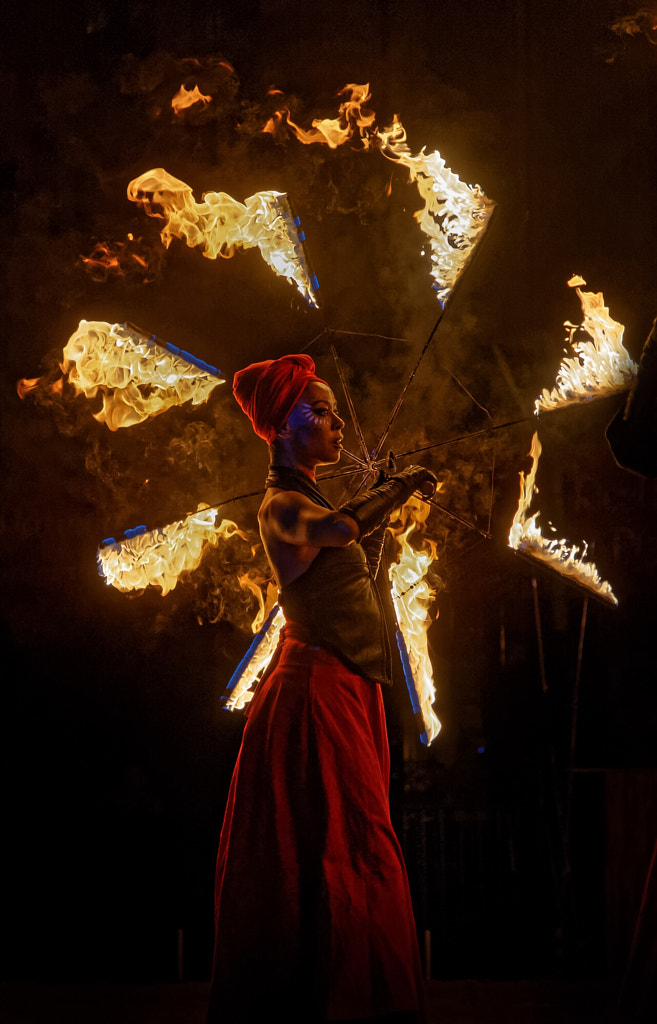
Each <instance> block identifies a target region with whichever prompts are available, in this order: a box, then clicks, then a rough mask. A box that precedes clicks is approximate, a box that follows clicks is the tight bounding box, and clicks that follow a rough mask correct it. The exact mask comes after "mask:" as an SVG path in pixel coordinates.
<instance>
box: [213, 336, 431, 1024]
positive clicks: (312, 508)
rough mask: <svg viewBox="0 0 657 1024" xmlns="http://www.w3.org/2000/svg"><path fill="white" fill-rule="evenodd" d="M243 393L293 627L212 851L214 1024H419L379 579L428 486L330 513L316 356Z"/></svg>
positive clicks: (334, 422) (248, 377)
mask: <svg viewBox="0 0 657 1024" xmlns="http://www.w3.org/2000/svg"><path fill="white" fill-rule="evenodd" d="M233 392H234V394H235V397H236V399H237V401H238V403H239V404H240V406H241V407H242V409H243V410H244V411H245V412H246V414H247V415H248V416H249V418H250V420H251V422H252V424H253V427H254V429H255V431H256V433H257V434H258V435H259V436H260V437H262V438H263V439H264V440H266V441H267V443H268V444H269V445H270V458H271V461H270V467H269V475H268V477H267V489H266V493H265V497H264V500H263V502H262V505H261V507H260V511H259V514H258V519H259V525H260V532H261V536H262V541H263V544H264V547H265V550H266V552H267V556H268V558H269V560H270V563H271V567H272V570H273V572H274V574H275V576H276V579H277V582H278V584H279V587H280V602H281V605H282V607H283V610H284V612H285V617H286V625H285V627H284V629H283V631H282V639H281V643H280V644H279V648H278V650H277V652H276V655H275V657H274V659H273V663H272V667H270V669H269V671H268V673H267V675H266V678H265V679H264V680H263V681H261V683H260V684H259V687H258V689H257V692H256V694H255V696H254V698H253V700H252V702H251V704H250V705H249V710H248V712H247V723H246V726H245V729H244V736H243V740H242V746H241V749H240V753H239V757H238V760H237V764H236V767H235V772H234V774H233V779H232V783H231V788H230V793H229V797H228V803H227V808H226V815H225V819H224V825H223V829H222V833H221V839H220V843H219V854H218V859H217V876H216V890H215V909H216V942H215V958H214V968H213V980H212V989H211V997H210V1008H209V1015H208V1021H209V1022H212V1024H215V1022H221V1024H247V1022H249V1024H252V1022H255V1021H262V1020H264V1019H266V1018H267V1017H269V1016H281V1017H282V1018H283V1019H284V1020H285V1021H286V1024H289V1022H295V1024H297V1022H298V1024H301V1022H303V1024H320V1022H324V1021H333V1020H334V1021H343V1022H346V1021H356V1020H359V1021H369V1022H370V1024H373V1022H375V1021H384V1020H385V1021H389V1022H391V1024H392V1022H396V1024H411V1022H413V1024H415V1022H418V1021H421V1020H423V1004H422V982H421V973H420V965H419V956H418V950H417V939H416V933H415V925H414V921H413V912H412V907H411V901H410V895H409V890H408V882H407V878H406V871H405V867H404V863H403V858H402V854H401V850H400V847H399V844H398V841H397V838H396V836H395V833H394V831H393V828H392V825H391V822H390V813H389V806H388V781H389V753H388V744H387V736H386V727H385V719H384V713H383V702H382V696H381V688H380V684H384V685H386V684H389V683H390V660H389V659H390V655H389V649H388V643H387V637H386V634H385V625H384V621H383V615H382V611H381V607H380V602H379V598H378V594H377V592H376V589H375V587H374V585H373V578H374V576H375V575H376V570H377V569H378V560H379V556H380V550H381V545H382V543H383V535H384V533H385V526H386V523H387V520H388V516H389V513H390V512H391V511H392V509H393V508H396V507H398V506H399V505H401V504H403V502H404V501H405V500H406V499H407V498H408V497H409V496H410V495H411V494H412V493H413V491H415V490H416V489H417V488H419V487H424V488H425V490H426V491H427V493H433V490H434V485H435V477H434V476H433V474H432V473H431V472H430V471H429V470H426V469H423V468H421V467H417V466H415V467H409V468H407V469H406V470H404V471H402V472H401V473H398V474H396V475H395V476H393V477H391V478H389V479H388V480H386V481H385V482H383V483H381V484H380V485H379V486H378V487H375V488H373V489H372V490H371V491H368V492H366V493H365V494H362V495H359V496H357V497H356V498H355V499H354V500H352V501H351V502H348V503H347V504H346V505H343V506H342V507H341V508H340V509H335V508H334V507H333V506H332V505H331V503H330V502H329V501H328V500H327V499H326V498H325V497H324V495H323V494H322V492H321V491H320V490H319V488H318V487H317V485H316V483H315V469H316V467H317V466H320V465H331V464H333V463H336V462H338V461H339V459H340V452H341V448H342V430H343V427H344V421H343V420H342V419H340V416H339V415H338V412H337V408H336V403H335V398H334V396H333V393H332V391H331V389H330V387H329V385H328V384H327V383H326V382H325V381H322V380H321V379H319V378H318V377H317V375H316V373H315V366H314V363H313V361H312V359H310V357H309V356H306V355H292V356H284V357H283V358H281V359H277V360H267V361H265V362H263V363H256V364H253V365H252V366H249V367H247V368H246V369H245V370H242V371H240V372H239V373H237V374H236V375H235V378H234V382H233Z"/></svg>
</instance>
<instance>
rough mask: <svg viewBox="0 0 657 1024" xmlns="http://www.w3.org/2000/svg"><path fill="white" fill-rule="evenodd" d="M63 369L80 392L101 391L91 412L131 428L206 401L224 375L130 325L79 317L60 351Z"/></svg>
mask: <svg viewBox="0 0 657 1024" xmlns="http://www.w3.org/2000/svg"><path fill="white" fill-rule="evenodd" d="M61 368H62V370H63V372H64V373H65V374H68V379H69V381H70V382H71V384H72V385H73V386H74V387H75V388H76V390H77V391H78V392H79V393H82V394H84V395H85V396H86V397H87V398H95V397H96V395H97V394H98V392H101V394H102V401H103V407H102V409H101V411H100V412H98V413H94V416H95V418H96V419H97V420H98V421H99V422H100V423H106V424H107V426H108V427H109V429H110V430H118V429H119V427H130V426H132V425H133V424H135V423H141V422H142V421H143V420H146V419H148V417H149V416H156V415H158V413H161V412H164V411H165V409H169V408H170V407H171V406H174V405H182V404H183V403H184V402H192V404H193V405H199V404H200V403H201V402H206V401H207V399H208V398H209V397H210V394H211V393H212V391H213V390H214V388H216V386H217V385H218V384H222V383H223V380H222V379H221V378H220V377H219V376H218V371H217V370H216V368H215V367H214V366H209V365H208V364H207V363H205V362H203V360H201V359H197V358H196V357H195V356H192V355H190V354H189V353H188V352H181V350H180V349H179V348H176V346H175V345H170V344H166V345H165V344H159V343H157V342H156V341H155V337H154V335H149V334H147V333H146V332H145V331H142V330H140V328H138V327H135V326H134V325H132V324H109V323H106V322H105V321H101V320H94V321H87V320H81V321H80V325H79V327H78V329H77V331H75V333H74V334H72V335H71V337H70V338H69V340H68V342H67V344H66V347H65V349H64V352H63V358H62V364H61Z"/></svg>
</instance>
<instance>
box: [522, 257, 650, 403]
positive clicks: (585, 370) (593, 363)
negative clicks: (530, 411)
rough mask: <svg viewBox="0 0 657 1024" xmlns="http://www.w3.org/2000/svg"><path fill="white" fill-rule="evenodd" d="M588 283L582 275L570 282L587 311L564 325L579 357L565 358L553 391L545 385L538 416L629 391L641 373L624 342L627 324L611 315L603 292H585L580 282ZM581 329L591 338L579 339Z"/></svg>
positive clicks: (583, 308) (538, 401) (584, 310)
mask: <svg viewBox="0 0 657 1024" xmlns="http://www.w3.org/2000/svg"><path fill="white" fill-rule="evenodd" d="M585 284H586V281H584V279H583V278H581V277H579V276H575V277H572V278H571V279H570V281H569V282H568V285H569V287H571V288H575V291H576V292H577V295H578V297H579V301H580V305H581V307H582V313H583V314H584V319H583V321H582V323H581V324H571V323H570V322H569V321H568V320H567V321H566V322H565V324H564V327H565V328H566V343H567V344H568V345H570V348H571V350H572V351H574V353H575V358H570V357H566V358H565V359H564V360H563V362H562V363H561V366H560V367H559V370H558V372H557V379H556V386H555V387H554V388H553V390H552V391H548V390H547V389H546V388H544V389H543V391H542V392H541V395H540V397H539V398H537V399H536V401H535V402H534V411H535V413H536V414H537V415H538V413H539V412H542V411H543V410H551V409H560V408H564V407H565V406H567V405H575V404H578V403H581V402H589V401H591V399H594V398H603V397H605V396H606V395H612V394H615V393H616V392H618V391H625V390H627V388H628V387H629V386H630V384H631V383H632V379H633V378H634V377H635V376H636V374H637V372H638V367H637V365H636V363H635V362H633V361H632V359H631V358H630V356H629V353H628V352H627V350H626V349H625V347H624V345H623V332H624V330H625V328H624V326H623V324H619V323H616V321H615V320H612V318H611V317H610V315H609V310H608V309H607V307H606V306H605V304H604V297H603V295H602V292H597V293H596V292H583V291H582V289H581V287H580V285H585ZM578 331H580V332H581V331H584V332H586V334H587V336H588V340H584V341H583V340H581V339H579V338H577V339H576V338H575V334H576V332H578Z"/></svg>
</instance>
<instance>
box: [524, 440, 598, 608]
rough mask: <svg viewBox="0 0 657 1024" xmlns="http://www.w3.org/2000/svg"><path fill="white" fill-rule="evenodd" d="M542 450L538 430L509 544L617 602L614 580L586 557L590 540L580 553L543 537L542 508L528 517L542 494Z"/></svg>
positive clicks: (560, 542) (557, 541)
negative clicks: (604, 576)
mask: <svg viewBox="0 0 657 1024" xmlns="http://www.w3.org/2000/svg"><path fill="white" fill-rule="evenodd" d="M541 451H542V447H541V442H540V441H539V439H538V434H537V433H535V434H534V436H533V437H532V446H531V451H530V455H531V457H532V468H531V469H530V471H529V473H527V474H525V473H523V472H521V473H520V499H519V502H518V509H517V511H516V514H515V516H514V517H513V523H512V524H511V530H510V531H509V547H510V548H513V549H514V550H515V551H520V552H523V553H526V554H528V555H531V556H532V557H533V558H536V559H537V560H538V561H540V562H543V563H544V564H546V565H548V566H549V567H550V568H551V569H554V570H555V571H556V572H558V573H559V575H561V576H565V577H566V578H568V579H570V580H572V581H573V582H575V583H578V584H580V585H581V586H583V587H586V588H587V589H588V590H590V591H592V592H593V593H594V594H595V595H596V596H598V597H602V598H603V599H604V600H606V601H608V602H609V603H610V604H614V605H617V604H618V600H617V598H616V596H615V594H614V592H613V590H612V589H611V586H610V584H609V583H607V582H606V581H605V580H602V579H601V578H600V574H599V573H598V570H597V568H596V566H595V565H594V563H593V562H586V561H585V558H586V554H587V551H588V545H587V543H586V541H584V542H583V551H582V555H581V557H578V556H579V552H580V548H579V547H576V546H572V547H568V545H567V544H566V541H565V540H546V539H545V538H544V537H543V535H542V534H541V529H540V527H539V526H538V523H537V520H538V517H539V516H540V512H534V514H533V515H532V516H530V517H529V518H527V514H528V512H529V507H530V505H531V502H532V498H533V496H534V493H536V494H538V487H536V472H537V470H538V460H539V457H540V454H541Z"/></svg>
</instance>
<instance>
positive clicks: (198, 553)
mask: <svg viewBox="0 0 657 1024" xmlns="http://www.w3.org/2000/svg"><path fill="white" fill-rule="evenodd" d="M216 518H217V510H216V509H212V508H208V506H207V505H204V504H200V505H199V507H198V509H197V511H196V512H195V513H194V514H193V515H190V516H187V518H186V519H182V520H179V521H178V522H175V523H170V524H169V525H168V526H164V527H162V529H158V530H149V531H146V532H143V533H138V534H137V535H136V536H132V537H129V538H127V539H124V540H120V541H115V540H112V541H107V542H105V543H104V544H103V545H102V546H101V547H100V548H99V549H98V553H97V559H98V570H99V573H101V574H102V575H103V576H104V577H105V580H106V582H107V584H108V586H110V585H111V586H113V587H116V589H117V590H121V591H124V592H128V591H131V590H144V589H145V588H146V587H160V588H161V590H162V594H163V595H164V594H168V593H169V591H171V590H173V588H174V587H175V586H176V584H177V583H178V580H179V578H180V575H181V573H183V572H189V571H191V570H193V569H196V568H198V566H199V565H200V563H201V559H202V557H203V554H204V551H205V550H206V548H207V545H208V544H210V545H213V546H214V545H216V544H217V543H218V541H219V539H222V540H228V539H229V538H230V537H233V536H234V535H235V534H239V536H240V537H242V538H243V539H244V540H246V539H247V538H246V535H245V534H244V533H242V531H241V530H240V529H239V527H238V526H237V524H236V523H233V522H231V521H230V520H229V519H222V521H221V522H220V523H219V525H218V526H216V525H215V520H216Z"/></svg>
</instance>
